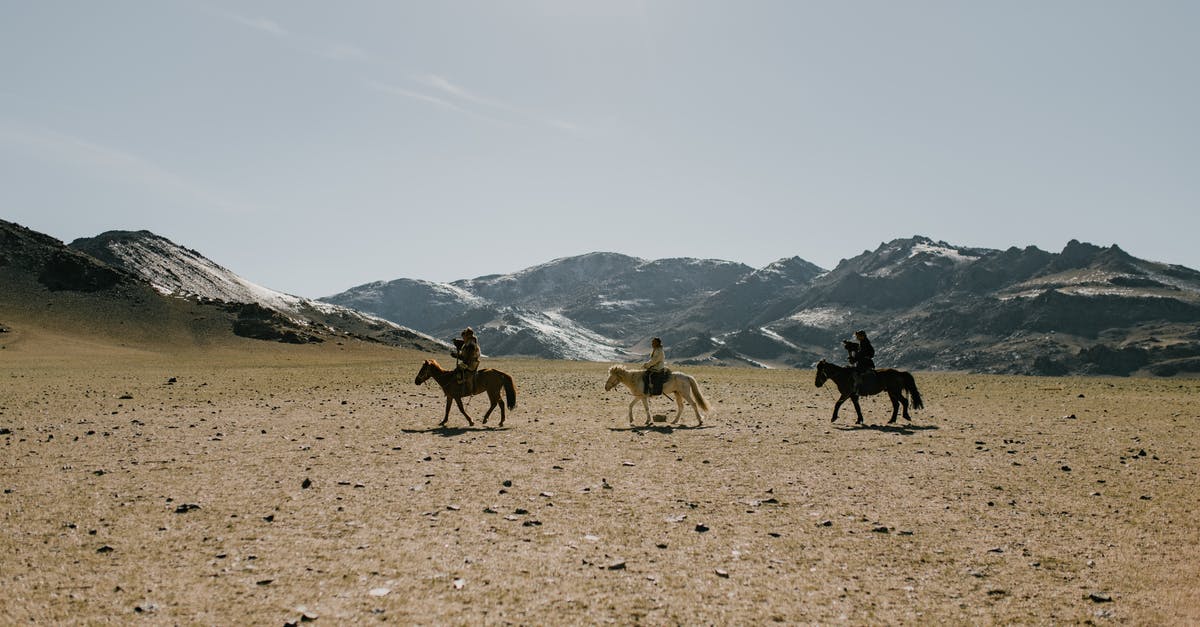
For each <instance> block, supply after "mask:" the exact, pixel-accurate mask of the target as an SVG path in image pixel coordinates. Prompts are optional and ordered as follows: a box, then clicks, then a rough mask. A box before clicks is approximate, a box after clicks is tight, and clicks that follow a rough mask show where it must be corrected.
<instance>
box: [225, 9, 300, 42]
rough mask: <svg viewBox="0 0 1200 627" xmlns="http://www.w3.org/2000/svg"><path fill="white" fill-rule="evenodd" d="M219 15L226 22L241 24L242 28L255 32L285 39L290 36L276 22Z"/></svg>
mask: <svg viewBox="0 0 1200 627" xmlns="http://www.w3.org/2000/svg"><path fill="white" fill-rule="evenodd" d="M221 15H222V17H224V18H225V19H227V20H230V21H232V22H235V23H237V24H241V25H242V26H246V27H249V28H253V29H254V30H257V31H261V32H264V33H269V34H271V35H274V36H276V37H287V36H288V35H291V33H290V32H288V30H287V29H285V28H284V27H282V26H280V25H279V23H278V22H276V21H274V20H269V19H267V18H264V17H246V16H244V15H238V14H236V13H222V14H221Z"/></svg>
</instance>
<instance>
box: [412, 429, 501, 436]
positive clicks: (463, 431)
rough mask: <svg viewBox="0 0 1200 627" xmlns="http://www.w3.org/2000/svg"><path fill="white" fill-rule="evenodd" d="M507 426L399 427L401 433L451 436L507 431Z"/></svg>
mask: <svg viewBox="0 0 1200 627" xmlns="http://www.w3.org/2000/svg"><path fill="white" fill-rule="evenodd" d="M508 430H509V427H430V428H428V429H401V430H400V432H401V433H432V434H434V435H440V436H442V437H443V438H452V437H455V436H459V435H463V434H466V433H489V432H493V431H508Z"/></svg>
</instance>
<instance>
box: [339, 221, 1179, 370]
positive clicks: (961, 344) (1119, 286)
mask: <svg viewBox="0 0 1200 627" xmlns="http://www.w3.org/2000/svg"><path fill="white" fill-rule="evenodd" d="M323 300H327V301H329V302H334V303H339V304H343V305H346V306H349V307H353V308H356V309H361V310H363V311H368V312H371V313H374V314H376V315H379V316H381V317H385V318H389V319H392V320H395V321H397V322H400V323H402V324H405V325H407V326H411V327H413V328H417V329H422V330H424V331H426V332H428V333H430V334H431V335H434V336H436V337H449V336H452V335H455V334H456V333H457V331H458V330H459V329H461V327H463V326H467V325H471V326H474V327H476V328H477V329H479V330H480V332H481V338H482V339H483V341H484V348H485V351H487V352H490V353H492V354H495V355H533V356H541V357H550V358H566V359H593V360H600V361H609V360H614V359H620V360H625V361H637V360H638V359H640V358H641V357H642V356H643V355H644V353H645V352H646V350H647V348H646V343H647V341H648V339H649V337H650V336H655V335H657V336H661V337H663V339H664V340H665V341H666V342H667V345H668V355H669V357H670V359H671V361H673V362H674V363H677V364H691V363H706V364H725V365H753V366H763V367H799V368H808V367H811V365H812V363H814V362H815V361H817V360H819V359H822V358H825V359H841V358H842V357H843V355H842V354H841V345H840V341H839V340H840V339H842V338H845V337H848V336H849V335H850V333H852V332H853V331H854V330H856V329H859V328H862V329H867V330H869V331H870V332H871V335H872V337H873V338H874V339H875V342H876V346H877V348H879V349H880V355H881V359H880V360H877V361H879V362H880V365H881V366H894V367H902V368H906V369H945V370H966V371H974V372H994V373H1019V374H1068V373H1076V374H1118V375H1127V374H1131V373H1135V372H1143V373H1147V374H1160V375H1170V374H1176V373H1181V372H1185V373H1186V372H1200V332H1198V330H1197V329H1198V325H1197V323H1200V273H1198V272H1196V271H1195V270H1192V269H1190V268H1186V267H1183V266H1175V265H1168V264H1162V263H1157V262H1152V261H1146V260H1141V259H1137V258H1134V257H1132V256H1130V255H1129V254H1128V253H1126V252H1125V251H1123V250H1121V249H1120V248H1119V247H1118V246H1116V245H1113V246H1109V247H1099V246H1094V245H1092V244H1086V243H1081V242H1078V241H1074V240H1072V241H1071V242H1069V243H1068V244H1067V245H1066V247H1064V249H1063V250H1062V251H1061V252H1058V253H1051V252H1047V251H1043V250H1040V249H1038V248H1036V247H1033V246H1027V247H1024V248H1018V247H1012V248H1009V249H1007V250H993V249H985V248H972V247H963V246H955V245H951V244H948V243H946V242H940V241H935V240H932V239H930V238H928V237H922V236H914V237H912V238H905V239H897V240H893V241H891V242H884V243H882V244H881V245H880V246H879V247H878V248H876V249H875V250H868V251H863V253H861V254H859V255H857V256H855V257H852V258H850V259H846V260H843V261H842V262H841V263H839V264H838V266H837V267H835V268H834V269H832V270H829V271H826V270H823V269H821V268H819V267H817V266H815V265H814V264H811V263H809V262H807V261H804V260H803V259H801V258H799V257H793V258H789V259H782V260H779V261H777V262H775V263H773V264H769V265H768V266H767V267H765V268H761V269H754V268H750V267H748V266H745V265H743V264H736V263H731V262H727V261H720V260H697V259H663V260H654V261H648V260H643V259H637V258H633V257H628V256H624V255H618V254H615V253H590V254H587V255H580V256H577V257H568V258H563V259H556V260H553V261H551V262H548V263H546V264H542V265H539V266H536V267H534V268H530V269H528V270H525V271H521V272H517V273H513V274H511V275H491V276H487V277H480V278H477V279H470V280H462V281H455V282H453V283H450V284H437V283H431V282H424V281H415V280H412V279H398V280H396V281H391V282H387V283H382V282H381V283H374V284H370V285H368V286H360V287H358V288H352V289H351V290H348V291H346V292H343V293H341V294H338V295H334V296H330V297H328V298H326V299H323ZM568 329H569V330H568Z"/></svg>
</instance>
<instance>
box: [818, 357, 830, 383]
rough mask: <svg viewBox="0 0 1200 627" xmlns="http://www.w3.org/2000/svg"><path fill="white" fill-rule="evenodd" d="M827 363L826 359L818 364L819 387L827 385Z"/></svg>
mask: <svg viewBox="0 0 1200 627" xmlns="http://www.w3.org/2000/svg"><path fill="white" fill-rule="evenodd" d="M826 365H827V363H826V362H825V360H824V359H822V360H821V361H818V362H817V387H821V386H822V385H825V381H826V380H828V379H829V375H827V374H825V366H826Z"/></svg>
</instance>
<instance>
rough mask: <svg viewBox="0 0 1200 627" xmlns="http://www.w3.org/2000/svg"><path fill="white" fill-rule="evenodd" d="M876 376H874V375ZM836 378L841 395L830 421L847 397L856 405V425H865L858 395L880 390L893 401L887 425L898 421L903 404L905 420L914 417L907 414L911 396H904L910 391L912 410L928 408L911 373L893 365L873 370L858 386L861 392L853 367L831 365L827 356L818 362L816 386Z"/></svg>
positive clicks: (874, 392)
mask: <svg viewBox="0 0 1200 627" xmlns="http://www.w3.org/2000/svg"><path fill="white" fill-rule="evenodd" d="M872 375H873V376H872ZM830 380H831V381H833V382H834V384H836V385H837V389H838V392H839V393H840V394H841V396H840V397H839V398H838V400H837V402H836V403H834V404H833V418H831V419H830V422H835V421H837V417H838V409H841V407H842V403H845V402H846V399H850V401H851V402H852V403H853V404H854V411H855V413H857V414H858V420H857V421H855V424H862V421H863V415H862V408H861V407H859V406H858V397H859V396H860V395H862V396H871V395H873V394H879V393H880V392H887V394H888V398H890V399H891V400H892V419H891V420H889V421H888V424H892V423H894V422H896V412H897V411H898V409H899V408H900V406H901V405H903V406H904V419H905V420H909V421H911V420H912V418H911V417H910V416H909V415H908V405H909V399H907V398H905V397H904V393H905V392H907V393H908V396H909V397H910V398H911V399H912V407H913V409H921V408H923V407H925V404H924V402H922V401H921V393H920V392H918V391H917V382H916V380H915V379H914V378H913V376H912V374H910V373H908V372H905V371H903V370H896V369H894V368H880V369H876V370H872V371H870V373H868V374H867V376H866V377H865V378H864V379H863V382H862V385H860V386H859V388H858V392H857V393H855V390H854V369H853V368H846V367H844V366H839V365H837V364H831V363H829V362H827V361H825V360H824V359H822V360H821V361H820V362H818V363H817V387H821V386H822V385H825V381H830Z"/></svg>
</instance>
